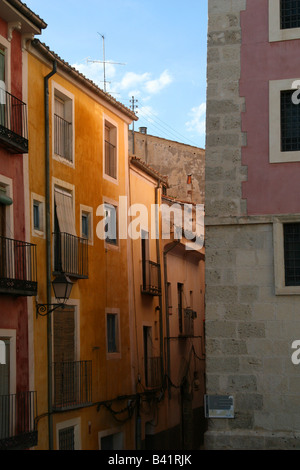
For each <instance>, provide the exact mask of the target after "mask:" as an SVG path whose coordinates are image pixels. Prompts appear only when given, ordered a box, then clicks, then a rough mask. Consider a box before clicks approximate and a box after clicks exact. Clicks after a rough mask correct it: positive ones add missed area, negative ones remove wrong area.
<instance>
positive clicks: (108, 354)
mask: <svg viewBox="0 0 300 470" xmlns="http://www.w3.org/2000/svg"><path fill="white" fill-rule="evenodd" d="M109 314H112V315H116V318H117V331H116V342H117V349H118V350H117V352H108V336H107V315H109ZM120 330H121V328H120V309H119V308H106V309H105V340H106V359H107V360H110V359H120V358H121V331H120Z"/></svg>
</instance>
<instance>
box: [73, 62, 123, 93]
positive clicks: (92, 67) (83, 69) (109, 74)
mask: <svg viewBox="0 0 300 470" xmlns="http://www.w3.org/2000/svg"><path fill="white" fill-rule="evenodd" d="M72 67H74V68H75V69H76V70H78V71H79V72H80V73H82V74H83V75H84V76H85V77H86V78H89V79H90V80H92V81H93V82H94V83H96V85H98V86H99V87H100V88H102V89H103V88H104V70H103V64H101V63H99V62H86V63H80V64H73V65H72ZM115 74H116V68H115V66H114V65H113V64H106V65H105V80H106V81H107V82H109V81H110V80H111V79H112V78H113V77H114V76H115Z"/></svg>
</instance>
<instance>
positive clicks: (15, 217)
mask: <svg viewBox="0 0 300 470" xmlns="http://www.w3.org/2000/svg"><path fill="white" fill-rule="evenodd" d="M45 26H46V25H45V23H44V22H43V21H42V20H41V19H40V18H39V17H38V16H37V15H35V14H34V13H33V12H32V11H31V10H29V9H28V8H27V6H26V5H25V4H23V3H22V2H21V1H19V0H8V1H4V0H1V1H0V449H24V448H28V447H31V446H32V445H35V443H36V440H37V433H36V432H35V431H36V429H35V424H34V418H35V406H36V401H35V392H34V390H32V388H31V385H32V377H31V369H30V362H31V359H32V357H31V354H32V350H31V347H30V335H31V333H32V331H31V325H32V323H31V322H32V318H30V317H29V315H28V306H29V303H30V302H31V297H32V296H33V295H36V291H37V273H36V257H35V256H36V252H35V246H34V245H32V244H30V243H29V242H28V239H29V233H28V225H29V214H28V212H27V211H28V194H29V193H28V146H29V145H30V139H29V136H28V130H27V129H28V127H27V65H26V64H27V52H26V41H27V40H28V39H30V38H32V37H33V36H34V35H35V34H40V33H41V29H42V28H44V27H45Z"/></svg>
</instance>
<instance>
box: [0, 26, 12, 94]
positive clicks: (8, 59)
mask: <svg viewBox="0 0 300 470" xmlns="http://www.w3.org/2000/svg"><path fill="white" fill-rule="evenodd" d="M0 45H1V46H2V47H3V48H4V49H5V87H6V91H7V92H8V93H11V46H10V42H9V41H8V40H7V39H5V38H4V37H3V36H1V35H0Z"/></svg>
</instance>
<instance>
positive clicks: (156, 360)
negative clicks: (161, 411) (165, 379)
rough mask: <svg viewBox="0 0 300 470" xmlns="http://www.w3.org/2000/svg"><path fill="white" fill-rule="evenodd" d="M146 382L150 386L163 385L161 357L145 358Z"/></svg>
mask: <svg viewBox="0 0 300 470" xmlns="http://www.w3.org/2000/svg"><path fill="white" fill-rule="evenodd" d="M145 382H146V387H148V388H156V387H160V386H161V385H162V359H161V357H159V356H157V357H148V358H146V359H145Z"/></svg>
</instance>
